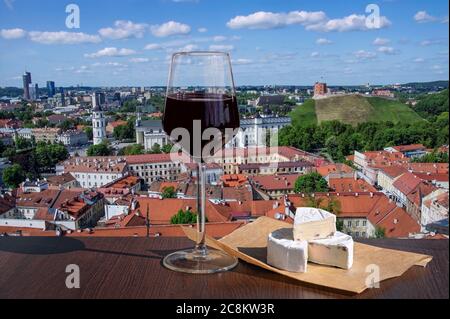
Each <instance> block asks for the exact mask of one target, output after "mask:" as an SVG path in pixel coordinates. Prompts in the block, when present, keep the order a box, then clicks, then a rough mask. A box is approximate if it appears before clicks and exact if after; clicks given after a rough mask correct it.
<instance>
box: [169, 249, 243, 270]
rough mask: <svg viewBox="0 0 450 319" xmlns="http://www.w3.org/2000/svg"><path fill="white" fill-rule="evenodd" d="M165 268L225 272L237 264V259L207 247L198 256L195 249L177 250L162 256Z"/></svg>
mask: <svg viewBox="0 0 450 319" xmlns="http://www.w3.org/2000/svg"><path fill="white" fill-rule="evenodd" d="M163 264H164V266H165V267H166V268H168V269H170V270H173V271H177V272H182V273H188V274H215V273H220V272H225V271H229V270H231V269H233V268H234V267H236V266H237V264H238V260H237V259H236V258H235V257H233V256H230V255H228V254H227V253H224V252H222V251H220V250H215V249H208V253H207V254H206V255H204V256H199V255H198V253H196V251H195V250H193V249H191V250H184V251H178V252H176V253H173V254H171V255H168V256H167V257H166V258H164V261H163Z"/></svg>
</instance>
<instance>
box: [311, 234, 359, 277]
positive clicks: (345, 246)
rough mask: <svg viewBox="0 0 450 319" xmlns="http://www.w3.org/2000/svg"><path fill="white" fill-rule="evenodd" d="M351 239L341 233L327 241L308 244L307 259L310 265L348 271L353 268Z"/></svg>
mask: <svg viewBox="0 0 450 319" xmlns="http://www.w3.org/2000/svg"><path fill="white" fill-rule="evenodd" d="M353 249H354V243H353V238H352V237H351V236H349V235H346V234H344V233H341V232H336V234H335V235H334V236H333V237H331V238H327V239H318V240H312V241H310V242H309V248H308V258H309V261H310V262H312V263H316V264H320V265H326V266H333V267H337V268H342V269H350V268H352V266H353Z"/></svg>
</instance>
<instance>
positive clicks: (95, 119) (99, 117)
mask: <svg viewBox="0 0 450 319" xmlns="http://www.w3.org/2000/svg"><path fill="white" fill-rule="evenodd" d="M92 104H93V105H92V106H93V109H92V133H93V136H94V145H98V144H101V143H102V142H103V141H104V140H105V139H106V118H105V114H104V112H103V110H102V107H101V106H100V103H99V101H98V100H97V99H96V96H95V94H94V96H93V99H92Z"/></svg>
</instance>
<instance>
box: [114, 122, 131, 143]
mask: <svg viewBox="0 0 450 319" xmlns="http://www.w3.org/2000/svg"><path fill="white" fill-rule="evenodd" d="M135 134H136V129H135V127H134V121H133V120H129V121H128V122H127V124H126V125H119V126H117V127H115V128H114V132H113V136H114V138H115V139H116V140H119V141H123V140H131V139H134V138H135Z"/></svg>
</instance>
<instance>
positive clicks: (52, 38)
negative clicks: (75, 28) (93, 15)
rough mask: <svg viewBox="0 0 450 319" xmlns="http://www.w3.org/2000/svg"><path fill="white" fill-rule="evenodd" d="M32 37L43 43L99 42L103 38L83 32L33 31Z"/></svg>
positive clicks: (33, 39)
mask: <svg viewBox="0 0 450 319" xmlns="http://www.w3.org/2000/svg"><path fill="white" fill-rule="evenodd" d="M29 36H30V39H31V41H33V42H38V43H42V44H81V43H99V42H101V41H102V40H101V38H100V37H99V36H98V35H90V34H86V33H82V32H78V33H75V32H66V31H59V32H40V31H31V32H30V33H29Z"/></svg>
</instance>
